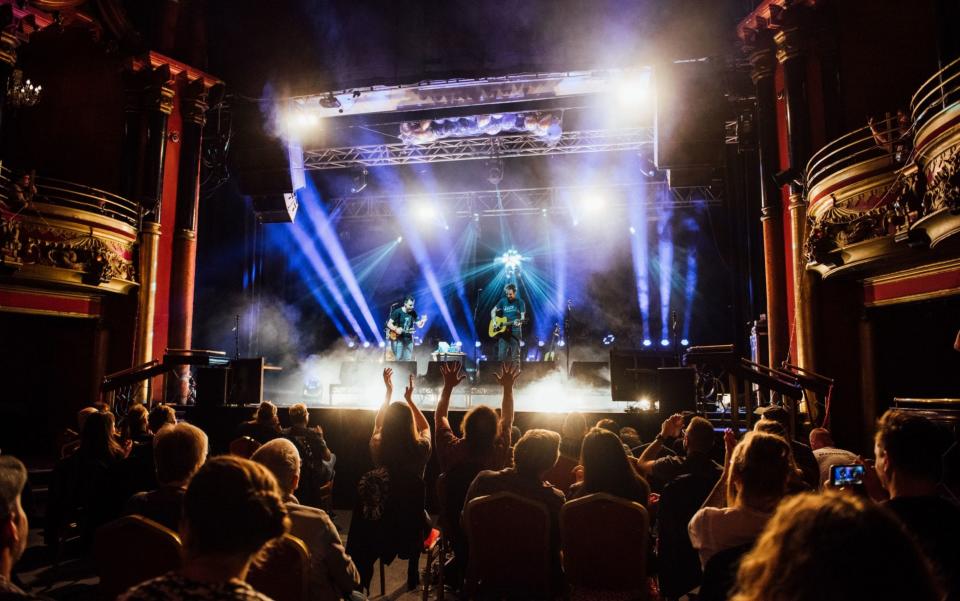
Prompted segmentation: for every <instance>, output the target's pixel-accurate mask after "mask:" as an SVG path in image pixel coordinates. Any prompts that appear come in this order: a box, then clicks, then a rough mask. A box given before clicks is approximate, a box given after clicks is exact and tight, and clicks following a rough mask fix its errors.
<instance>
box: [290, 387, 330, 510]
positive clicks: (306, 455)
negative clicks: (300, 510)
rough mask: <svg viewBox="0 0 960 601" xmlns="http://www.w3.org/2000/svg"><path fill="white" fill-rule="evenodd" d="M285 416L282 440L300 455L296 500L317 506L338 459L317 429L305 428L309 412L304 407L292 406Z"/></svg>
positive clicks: (300, 405) (301, 404) (308, 421)
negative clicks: (287, 422) (288, 443)
mask: <svg viewBox="0 0 960 601" xmlns="http://www.w3.org/2000/svg"><path fill="white" fill-rule="evenodd" d="M288 415H289V417H290V427H289V428H287V429H285V430H284V431H283V437H284V438H286V439H287V440H289V441H290V442H292V443H293V444H294V445H295V446H296V447H297V452H298V453H299V454H300V486H299V487H297V489H296V494H297V498H298V499H300V501H301V502H302V503H303V504H304V505H309V506H311V507H319V506H320V501H321V499H320V487H321V486H323V485H324V484H326V483H327V482H329V481H330V480H333V476H334V470H333V468H334V465H336V462H337V456H336V455H334V454H333V453H331V452H330V449H329V448H328V447H327V441H326V440H324V438H323V430H322V429H321V428H320V426H319V425H317V426H314V427H313V428H310V427H309V426H308V424H309V423H310V413H309V412H308V411H307V406H306V405H304V404H303V403H297V404H296V405H293V406H292V407H290V410H289V413H288Z"/></svg>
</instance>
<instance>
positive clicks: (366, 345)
mask: <svg viewBox="0 0 960 601" xmlns="http://www.w3.org/2000/svg"><path fill="white" fill-rule="evenodd" d="M363 348H370V341H369V340H364V341H363Z"/></svg>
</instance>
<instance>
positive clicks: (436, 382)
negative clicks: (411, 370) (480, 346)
mask: <svg viewBox="0 0 960 601" xmlns="http://www.w3.org/2000/svg"><path fill="white" fill-rule="evenodd" d="M463 360H464V358H463V357H453V356H448V358H446V359H444V360H443V361H431V362H430V363H427V373H426V375H424V376H423V385H424V386H440V385H442V384H443V374H441V373H440V366H441V365H442V364H444V363H459V364H460V368H461V369H464V367H463Z"/></svg>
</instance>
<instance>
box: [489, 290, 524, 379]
mask: <svg viewBox="0 0 960 601" xmlns="http://www.w3.org/2000/svg"><path fill="white" fill-rule="evenodd" d="M503 293H504V297H503V298H501V299H500V301H499V302H498V303H497V304H496V305H494V307H493V309H492V310H491V311H490V329H489V334H490V336H491V337H493V338H498V339H499V340H498V342H497V359H498V360H499V361H501V362H505V361H510V362H511V363H514V364H516V365H519V364H520V340H521V339H522V337H523V327H522V324H523V323H524V321H526V312H527V306H526V304H524V302H523V300H521V299H519V298H517V286H516V285H515V284H507V285H506V286H505V287H504V289H503Z"/></svg>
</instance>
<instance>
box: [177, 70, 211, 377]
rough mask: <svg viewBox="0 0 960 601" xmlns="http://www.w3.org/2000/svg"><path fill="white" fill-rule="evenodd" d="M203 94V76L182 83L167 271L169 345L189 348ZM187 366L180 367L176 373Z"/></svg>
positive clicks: (204, 104) (203, 109) (204, 121)
mask: <svg viewBox="0 0 960 601" xmlns="http://www.w3.org/2000/svg"><path fill="white" fill-rule="evenodd" d="M206 101H207V95H206V89H205V87H204V83H203V80H200V79H198V80H195V81H192V82H190V83H188V84H186V85H185V86H184V87H183V90H182V93H181V98H180V113H181V115H182V116H183V125H182V128H181V129H182V131H181V136H180V169H179V177H178V178H177V209H176V211H177V212H176V219H175V221H176V226H175V227H176V230H175V231H174V237H173V265H172V268H171V272H170V347H171V348H184V349H186V348H190V345H191V342H192V338H193V292H194V280H195V276H196V260H197V210H198V208H199V205H198V200H199V196H200V158H201V157H200V153H201V150H202V141H203V126H204V124H205V123H206V111H207V103H206ZM188 369H189V368H187V367H184V368H183V369H182V370H181V372H180V375H183V374H184V373H185V372H186V371H187V370H188Z"/></svg>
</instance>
